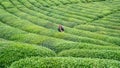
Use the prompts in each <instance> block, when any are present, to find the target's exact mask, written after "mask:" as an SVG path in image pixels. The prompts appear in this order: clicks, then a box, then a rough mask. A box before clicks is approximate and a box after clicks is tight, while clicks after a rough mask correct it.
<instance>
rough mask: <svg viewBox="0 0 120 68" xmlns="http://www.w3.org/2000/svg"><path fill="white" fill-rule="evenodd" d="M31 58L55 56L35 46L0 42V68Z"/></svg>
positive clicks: (48, 50) (50, 51) (45, 49)
mask: <svg viewBox="0 0 120 68" xmlns="http://www.w3.org/2000/svg"><path fill="white" fill-rule="evenodd" d="M32 56H40V57H49V56H55V52H54V51H52V50H50V49H47V48H45V47H41V46H36V45H30V44H24V43H17V42H16V43H15V42H0V68H6V67H8V66H9V65H10V64H11V63H12V62H14V61H17V60H19V59H22V58H26V57H32Z"/></svg>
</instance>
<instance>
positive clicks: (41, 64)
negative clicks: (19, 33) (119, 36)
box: [10, 57, 120, 68]
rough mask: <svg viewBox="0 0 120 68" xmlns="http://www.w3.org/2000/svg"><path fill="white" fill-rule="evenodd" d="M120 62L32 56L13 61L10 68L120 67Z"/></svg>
mask: <svg viewBox="0 0 120 68" xmlns="http://www.w3.org/2000/svg"><path fill="white" fill-rule="evenodd" d="M119 67H120V62H119V61H115V60H107V59H90V58H70V57H65V58H63V57H50V58H48V57H46V58H40V57H32V58H27V59H22V60H19V61H16V62H14V63H12V65H11V66H10V68H119Z"/></svg>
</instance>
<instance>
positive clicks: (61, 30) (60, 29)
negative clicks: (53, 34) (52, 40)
mask: <svg viewBox="0 0 120 68" xmlns="http://www.w3.org/2000/svg"><path fill="white" fill-rule="evenodd" d="M58 31H59V32H63V31H64V28H63V26H62V25H61V24H60V25H59V26H58Z"/></svg>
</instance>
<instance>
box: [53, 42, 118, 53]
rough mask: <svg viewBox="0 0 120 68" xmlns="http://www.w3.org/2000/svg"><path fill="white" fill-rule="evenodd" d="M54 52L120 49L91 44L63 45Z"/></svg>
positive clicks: (56, 46) (56, 47)
mask: <svg viewBox="0 0 120 68" xmlns="http://www.w3.org/2000/svg"><path fill="white" fill-rule="evenodd" d="M54 48H55V49H54V51H56V52H61V51H64V50H69V49H97V50H120V47H118V46H117V47H115V46H110V45H108V46H100V45H95V44H89V43H62V44H59V45H55V46H54Z"/></svg>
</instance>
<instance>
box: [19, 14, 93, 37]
mask: <svg viewBox="0 0 120 68" xmlns="http://www.w3.org/2000/svg"><path fill="white" fill-rule="evenodd" d="M19 16H20V15H19ZM22 17H23V16H22ZM29 20H30V19H29ZM37 20H38V19H37ZM36 22H37V21H36ZM82 33H83V32H82ZM84 34H85V33H84ZM92 38H93V37H92Z"/></svg>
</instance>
